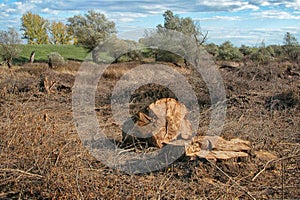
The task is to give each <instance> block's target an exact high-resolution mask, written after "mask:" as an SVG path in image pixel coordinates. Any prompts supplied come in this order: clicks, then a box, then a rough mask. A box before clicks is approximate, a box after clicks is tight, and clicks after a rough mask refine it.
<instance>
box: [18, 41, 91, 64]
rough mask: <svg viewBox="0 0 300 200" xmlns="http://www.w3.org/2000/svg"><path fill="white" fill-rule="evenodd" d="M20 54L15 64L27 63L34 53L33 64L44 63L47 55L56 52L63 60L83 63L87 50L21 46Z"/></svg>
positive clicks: (52, 46)
mask: <svg viewBox="0 0 300 200" xmlns="http://www.w3.org/2000/svg"><path fill="white" fill-rule="evenodd" d="M22 48H23V50H22V52H21V54H20V56H19V58H17V59H15V62H16V63H24V62H28V59H29V57H30V54H31V52H32V51H35V62H45V61H47V60H48V57H47V56H48V54H50V53H51V52H58V53H59V54H60V55H62V56H63V57H64V59H65V60H77V61H84V60H85V58H86V56H87V55H88V50H87V49H85V48H83V47H79V46H75V45H52V44H42V45H29V44H26V45H22Z"/></svg>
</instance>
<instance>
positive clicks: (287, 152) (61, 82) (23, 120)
mask: <svg viewBox="0 0 300 200" xmlns="http://www.w3.org/2000/svg"><path fill="white" fill-rule="evenodd" d="M138 65H139V63H121V64H113V65H112V66H111V67H110V68H109V69H107V71H105V73H104V75H103V77H102V79H101V81H100V82H99V86H98V90H97V95H96V103H95V110H96V112H97V116H98V119H99V124H100V127H101V128H103V129H105V133H106V135H107V137H109V138H113V139H114V140H115V141H120V140H121V139H120V138H121V134H122V131H121V128H120V126H118V125H116V123H114V122H113V119H112V116H111V110H110V97H111V96H110V93H111V91H112V89H113V87H114V84H115V83H116V82H117V80H118V79H119V78H120V77H121V76H122V74H123V73H124V72H126V71H128V70H129V69H132V68H133V67H135V66H138ZM79 66H80V63H76V62H70V63H69V64H68V65H67V66H64V67H60V68H56V69H48V68H47V66H46V65H43V64H34V65H29V64H28V65H26V66H22V67H16V68H13V69H5V68H0V95H1V99H0V127H1V128H0V140H1V143H0V199H299V198H300V179H299V177H300V143H299V142H300V124H299V122H300V77H299V74H300V66H299V65H298V64H296V63H289V62H280V63H279V62H271V63H269V64H264V65H257V64H253V63H245V64H242V65H241V66H239V67H222V68H221V69H220V73H221V76H222V77H223V80H224V83H225V88H226V95H227V115H226V121H225V125H224V128H223V131H222V134H221V136H222V137H224V138H226V139H231V138H235V137H238V138H241V139H244V140H248V141H250V142H251V144H252V150H251V152H250V154H251V156H250V158H249V159H247V160H242V161H236V160H235V161H232V160H229V161H222V162H217V163H212V162H209V161H206V160H200V159H197V158H188V157H185V156H182V157H181V158H180V159H178V160H177V161H176V162H174V163H173V164H171V165H169V166H167V167H164V168H163V169H161V170H159V171H155V172H149V173H147V174H140V175H139V174H125V173H123V172H120V171H118V170H115V169H111V168H109V167H107V166H105V165H104V164H103V163H101V162H100V161H98V160H97V159H95V158H94V157H93V156H92V155H91V154H90V153H89V152H88V150H87V149H86V148H85V147H84V146H83V145H82V142H81V140H80V138H79V136H78V133H77V131H76V128H75V123H74V121H73V114H72V90H73V84H74V80H75V76H76V72H77V70H78V68H79ZM170 66H171V67H173V68H174V69H176V70H178V72H180V73H182V74H184V75H185V76H186V77H188V79H189V82H190V83H191V84H192V85H193V86H194V88H195V91H196V92H197V95H198V96H197V97H198V102H199V103H200V104H201V106H202V107H201V117H202V118H201V121H200V127H199V131H198V134H203V133H205V130H207V127H208V122H209V114H208V113H209V106H210V101H209V93H208V90H207V88H205V84H204V83H203V81H202V80H200V79H201V78H199V76H196V75H195V74H194V73H193V72H192V71H190V70H188V69H184V68H180V67H178V66H173V65H170ZM288 66H291V68H292V70H293V72H294V74H290V73H288V72H287V71H286V69H287V67H288ZM45 77H47V80H46V81H45ZM198 79H199V80H198ZM150 87H152V86H150ZM148 89H149V88H148ZM142 90H143V89H141V91H142ZM141 91H136V94H135V95H138V94H139V93H141ZM166 95H167V96H168V95H171V94H170V93H168V94H166ZM159 97H160V96H159V95H158V96H156V97H153V98H152V99H151V95H150V100H149V101H153V100H154V99H157V98H159ZM140 102H141V100H140ZM145 102H147V103H148V101H145ZM132 112H133V113H134V108H133V109H132Z"/></svg>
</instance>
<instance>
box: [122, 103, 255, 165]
mask: <svg viewBox="0 0 300 200" xmlns="http://www.w3.org/2000/svg"><path fill="white" fill-rule="evenodd" d="M187 114H188V110H187V108H186V107H185V105H183V104H181V103H180V102H178V101H177V100H175V99H173V98H163V99H159V100H157V101H156V102H154V103H152V104H150V105H149V106H148V107H147V109H146V111H144V112H138V114H137V115H136V117H135V120H129V121H127V122H126V123H124V125H123V142H126V143H128V142H130V143H134V141H135V140H139V141H147V142H148V143H149V144H151V145H153V146H155V147H158V148H162V147H163V146H164V145H166V144H172V145H175V146H185V154H186V156H189V157H195V156H197V157H200V158H205V159H208V160H212V161H217V160H229V159H233V160H237V159H241V158H242V159H244V158H247V157H248V156H249V154H248V153H249V151H250V150H251V147H250V142H248V141H244V140H241V139H238V138H234V139H231V140H225V139H223V138H222V137H220V136H196V137H194V138H192V137H193V130H192V126H191V123H190V121H189V120H188V119H187Z"/></svg>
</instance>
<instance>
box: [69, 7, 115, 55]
mask: <svg viewBox="0 0 300 200" xmlns="http://www.w3.org/2000/svg"><path fill="white" fill-rule="evenodd" d="M68 27H69V30H70V32H71V33H73V35H74V36H75V37H76V39H77V42H78V44H80V45H83V46H84V47H86V48H87V49H89V50H90V51H92V56H93V60H94V61H95V60H96V57H97V52H96V49H95V48H96V47H97V46H98V45H99V44H101V43H102V42H103V41H105V40H106V39H107V38H108V37H109V36H111V35H112V34H113V33H116V28H115V23H114V22H113V21H109V20H108V19H106V17H105V15H104V14H101V13H98V12H95V11H88V13H87V14H85V15H84V16H82V15H75V16H74V17H71V18H69V19H68Z"/></svg>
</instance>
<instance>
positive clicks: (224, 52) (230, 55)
mask: <svg viewBox="0 0 300 200" xmlns="http://www.w3.org/2000/svg"><path fill="white" fill-rule="evenodd" d="M217 58H218V59H219V60H224V61H240V60H241V59H242V58H243V54H242V53H241V52H240V51H239V49H238V48H236V47H234V46H233V44H232V43H231V42H229V41H227V42H224V43H223V44H222V45H221V46H220V48H219V55H218V57H217Z"/></svg>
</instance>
